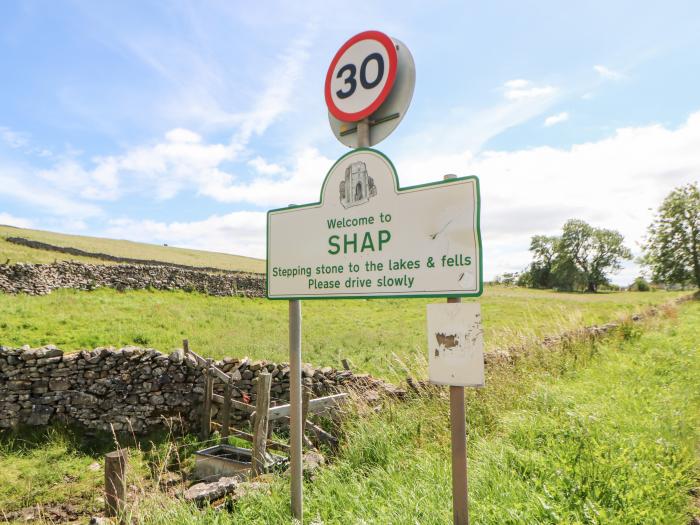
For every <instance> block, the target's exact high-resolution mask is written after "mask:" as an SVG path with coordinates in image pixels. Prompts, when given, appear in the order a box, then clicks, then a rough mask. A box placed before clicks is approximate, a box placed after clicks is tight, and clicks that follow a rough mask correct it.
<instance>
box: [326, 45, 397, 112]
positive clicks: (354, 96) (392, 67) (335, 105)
mask: <svg viewBox="0 0 700 525" xmlns="http://www.w3.org/2000/svg"><path fill="white" fill-rule="evenodd" d="M397 69H398V58H397V54H396V46H395V44H394V42H393V41H392V40H391V38H389V37H388V36H387V35H385V34H384V33H381V32H379V31H365V32H363V33H360V34H358V35H355V36H354V37H352V38H351V39H350V40H348V41H347V42H345V44H343V46H342V47H341V48H340V50H339V51H338V52H337V53H336V54H335V56H334V57H333V60H332V61H331V65H330V67H329V68H328V73H327V74H326V86H325V90H324V91H325V96H326V104H327V105H328V110H329V111H330V112H331V114H332V115H333V116H334V117H335V118H337V119H339V120H342V121H345V122H357V121H358V120H362V119H363V118H366V117H368V116H370V115H371V114H372V113H374V112H375V111H376V110H377V108H378V107H379V106H381V105H382V103H383V102H384V101H385V100H386V98H387V96H388V95H389V93H390V92H391V88H392V87H393V86H394V80H396V71H397Z"/></svg>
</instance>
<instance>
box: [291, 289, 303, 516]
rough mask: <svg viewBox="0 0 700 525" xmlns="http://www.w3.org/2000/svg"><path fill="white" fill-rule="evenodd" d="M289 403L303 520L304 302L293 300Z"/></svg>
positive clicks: (295, 485)
mask: <svg viewBox="0 0 700 525" xmlns="http://www.w3.org/2000/svg"><path fill="white" fill-rule="evenodd" d="M289 405H290V425H289V427H290V428H289V432H290V436H289V441H290V456H291V457H290V463H291V476H292V483H291V485H292V486H291V492H292V516H294V518H296V519H297V520H299V521H300V522H301V521H302V519H303V515H304V505H303V498H302V488H303V487H302V483H303V465H302V450H301V442H302V432H303V428H302V421H301V301H299V300H298V299H292V300H290V301H289Z"/></svg>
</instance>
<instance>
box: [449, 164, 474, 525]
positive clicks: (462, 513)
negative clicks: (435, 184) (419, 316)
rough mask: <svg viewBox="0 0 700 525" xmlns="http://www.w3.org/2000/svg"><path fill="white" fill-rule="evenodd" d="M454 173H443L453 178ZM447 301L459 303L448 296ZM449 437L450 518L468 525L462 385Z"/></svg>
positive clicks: (454, 393)
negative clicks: (450, 465)
mask: <svg viewBox="0 0 700 525" xmlns="http://www.w3.org/2000/svg"><path fill="white" fill-rule="evenodd" d="M454 178H456V175H445V177H444V179H445V180H449V179H454ZM447 302H448V303H461V302H462V298H461V297H450V298H448V299H447ZM450 437H451V442H452V519H453V521H454V524H455V525H469V491H468V486H467V413H466V407H465V404H464V387H463V386H450Z"/></svg>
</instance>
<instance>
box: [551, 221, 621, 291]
mask: <svg viewBox="0 0 700 525" xmlns="http://www.w3.org/2000/svg"><path fill="white" fill-rule="evenodd" d="M623 240H624V237H623V236H622V234H620V232H617V231H615V230H608V229H605V228H594V227H593V226H591V225H590V224H588V223H586V222H584V221H582V220H579V219H571V220H568V221H566V223H565V224H564V228H563V231H562V236H561V241H560V242H559V243H558V247H559V249H558V252H559V256H560V257H561V258H562V259H564V260H568V261H570V262H571V263H572V264H573V265H574V267H575V268H576V269H577V270H578V271H579V272H581V275H582V277H583V280H584V282H585V283H586V290H587V291H589V292H595V291H597V290H598V287H599V286H600V285H601V284H608V282H609V281H608V278H607V274H608V273H610V272H614V271H617V270H619V269H620V268H622V261H623V260H625V259H631V258H632V252H630V250H629V248H627V247H626V246H625V245H624V244H623Z"/></svg>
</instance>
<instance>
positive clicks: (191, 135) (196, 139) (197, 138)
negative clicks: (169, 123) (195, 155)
mask: <svg viewBox="0 0 700 525" xmlns="http://www.w3.org/2000/svg"><path fill="white" fill-rule="evenodd" d="M165 138H166V139H168V140H169V141H170V142H179V143H182V144H198V143H200V142H202V137H201V135H198V134H197V133H195V132H194V131H190V130H189V129H184V128H175V129H171V130H170V131H168V132H167V133H166V134H165Z"/></svg>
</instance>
